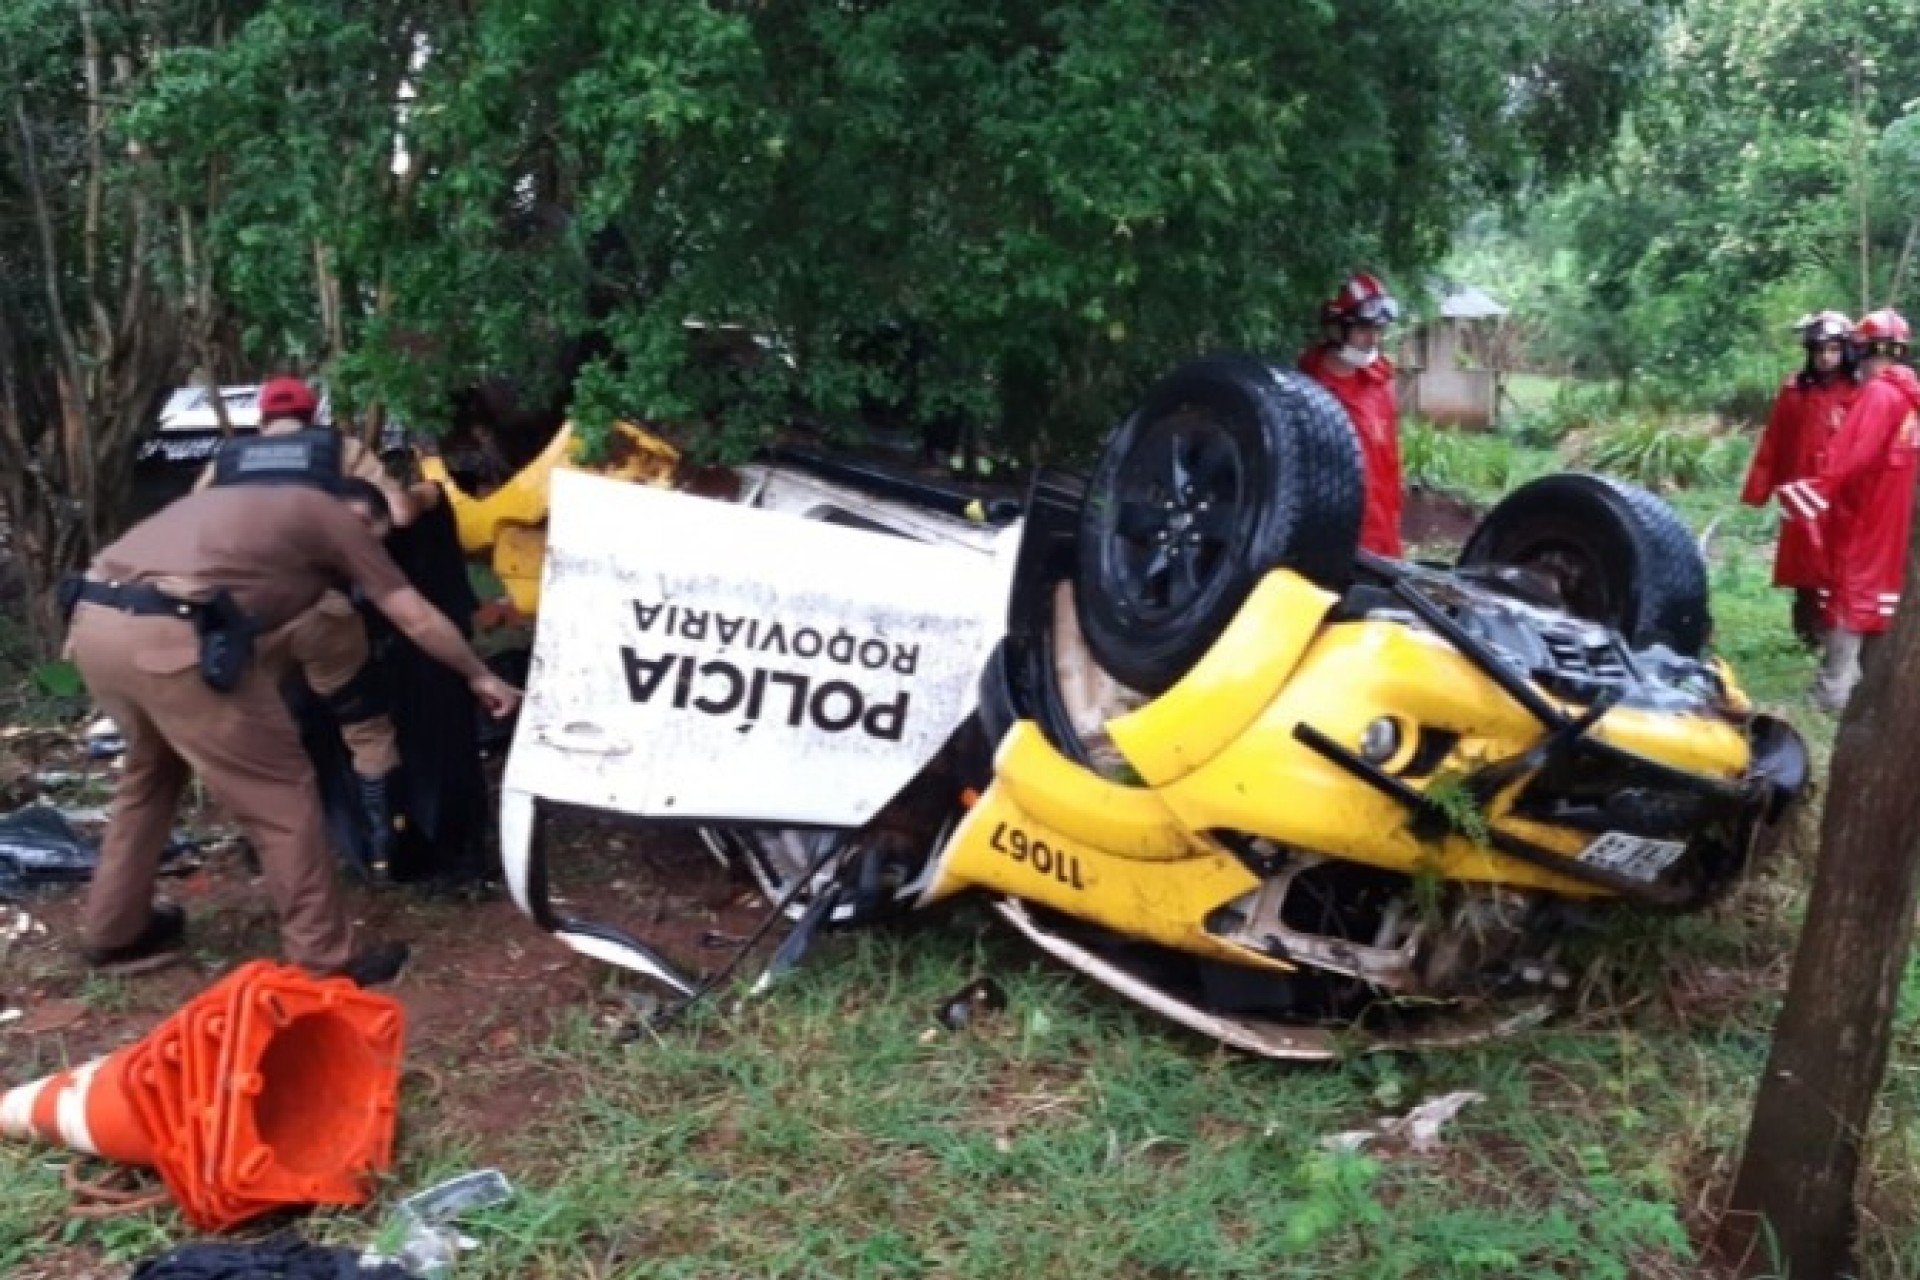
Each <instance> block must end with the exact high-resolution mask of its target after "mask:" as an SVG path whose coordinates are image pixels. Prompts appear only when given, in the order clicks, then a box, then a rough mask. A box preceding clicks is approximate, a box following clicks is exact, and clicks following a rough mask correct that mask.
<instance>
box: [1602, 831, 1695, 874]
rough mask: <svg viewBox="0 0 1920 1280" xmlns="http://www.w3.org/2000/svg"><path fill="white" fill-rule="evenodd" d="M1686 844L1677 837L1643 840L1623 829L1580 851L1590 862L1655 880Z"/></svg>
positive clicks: (1610, 869)
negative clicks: (1674, 838) (1675, 838)
mask: <svg viewBox="0 0 1920 1280" xmlns="http://www.w3.org/2000/svg"><path fill="white" fill-rule="evenodd" d="M1686 851H1687V846H1686V845H1684V844H1682V843H1680V842H1679V841H1677V840H1643V839H1641V838H1640V837H1639V836H1630V835H1628V834H1626V833H1625V832H1623V831H1609V832H1607V833H1606V834H1605V835H1603V836H1601V837H1600V838H1599V839H1598V840H1595V841H1594V842H1593V843H1592V844H1590V845H1588V846H1587V847H1586V848H1584V849H1582V850H1581V851H1580V861H1582V862H1584V863H1586V864H1587V865H1588V866H1593V867H1600V868H1602V869H1604V870H1607V871H1612V872H1616V873H1618V874H1620V875H1623V876H1630V877H1632V878H1633V879H1635V880H1646V881H1652V880H1656V879H1658V878H1659V876H1660V873H1661V872H1662V871H1665V870H1666V869H1667V868H1668V867H1670V866H1672V865H1673V864H1674V863H1675V862H1678V861H1679V860H1680V855H1681V854H1683V853H1685V852H1686Z"/></svg>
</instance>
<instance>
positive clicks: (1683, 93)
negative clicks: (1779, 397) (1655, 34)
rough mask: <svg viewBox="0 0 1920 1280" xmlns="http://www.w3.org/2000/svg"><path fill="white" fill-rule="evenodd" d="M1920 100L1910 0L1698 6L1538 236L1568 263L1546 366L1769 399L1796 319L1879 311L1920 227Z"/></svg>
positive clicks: (1673, 32)
mask: <svg viewBox="0 0 1920 1280" xmlns="http://www.w3.org/2000/svg"><path fill="white" fill-rule="evenodd" d="M1917 98H1920V10H1916V9H1915V8H1914V7H1913V6H1911V5H1897V4H1890V3H1884V2H1883V0H1836V2H1835V3H1832V4H1827V5H1818V6H1810V5H1805V4H1799V3H1791V2H1789V0H1690V2H1689V3H1687V4H1686V5H1685V6H1684V7H1683V8H1682V10H1681V11H1680V12H1679V13H1678V14H1677V15H1676V16H1675V18H1674V19H1673V21H1672V22H1671V23H1670V24H1669V26H1668V27H1667V29H1666V30H1665V32H1664V34H1663V36H1662V39H1661V42H1660V46H1659V55H1658V62H1657V69H1656V71H1655V72H1654V79H1653V83H1652V85H1651V87H1650V89H1649V91H1648V92H1647V93H1646V95H1645V96H1644V97H1643V98H1642V100H1641V101H1640V102H1639V103H1638V104H1637V105H1636V106H1635V107H1634V108H1633V110H1632V111H1631V112H1630V114H1629V118H1628V120H1627V122H1626V124H1625V126H1624V127H1623V128H1622V129H1621V130H1620V133H1619V135H1618V137H1617V138H1616V140H1615V142H1614V145H1613V148H1612V152H1611V155H1610V156H1609V158H1608V160H1607V163H1606V164H1605V165H1604V166H1603V167H1602V169H1601V170H1600V172H1598V173H1597V174H1594V175H1592V176H1590V177H1587V178H1584V179H1582V180H1580V181H1578V182H1576V183H1574V184H1571V185H1570V186H1568V187H1567V188H1565V189H1563V190H1562V191H1561V192H1559V193H1557V194H1556V196H1555V197H1554V198H1553V199H1551V200H1549V201H1547V202H1545V203H1544V204H1543V206H1542V208H1541V210H1540V211H1539V214H1538V215H1537V217H1536V218H1535V219H1534V220H1533V222H1532V224H1531V226H1530V228H1529V231H1528V238H1529V240H1530V241H1532V242H1533V243H1536V244H1540V245H1544V246H1548V247H1550V248H1551V249H1553V250H1554V251H1557V252H1562V253H1565V254H1566V255H1567V257H1568V264H1569V267H1570V269H1568V270H1566V271H1564V272H1561V273H1558V274H1557V275H1556V278H1555V283H1556V285H1557V286H1558V287H1557V289H1556V291H1555V292H1554V294H1553V295H1552V302H1553V305H1554V308H1555V315H1556V317H1557V319H1558V322H1559V327H1558V334H1557V337H1558V347H1557V349H1556V350H1555V351H1554V352H1553V354H1555V355H1559V356H1562V357H1567V358H1571V359H1575V360H1578V361H1580V362H1581V363H1583V364H1584V365H1585V366H1586V367H1587V368H1588V369H1590V370H1593V371H1595V372H1600V373H1604V374H1606V375H1608V376H1613V377H1619V378H1621V379H1622V380H1623V381H1625V380H1626V379H1627V378H1629V377H1639V378H1642V379H1645V380H1647V381H1649V382H1651V383H1652V384H1654V386H1655V387H1656V389H1662V390H1671V391H1676V392H1678V393H1680V394H1682V395H1690V396H1692V397H1694V398H1696V399H1698V398H1702V397H1710V396H1712V395H1713V394H1715V393H1717V392H1719V391H1721V390H1722V389H1724V388H1725V387H1727V386H1728V385H1730V384H1732V383H1736V382H1739V381H1741V380H1752V379H1754V378H1759V379H1761V381H1762V382H1763V383H1764V384H1765V385H1766V386H1767V387H1768V388H1769V389H1770V387H1771V384H1772V382H1773V381H1774V380H1775V379H1776V378H1777V376H1778V373H1779V364H1780V362H1781V361H1783V360H1790V359H1791V358H1792V348H1791V338H1790V336H1789V334H1788V330H1787V326H1788V325H1789V324H1790V323H1791V321H1792V320H1793V319H1794V318H1796V317H1797V316H1798V315H1800V314H1802V313H1803V312H1805V311H1807V310H1811V309H1817V308H1823V307H1837V308H1840V309H1843V310H1847V311H1849V312H1855V311H1858V310H1859V309H1860V302H1861V298H1862V292H1863V287H1864V291H1865V293H1866V295H1867V297H1868V298H1869V300H1870V301H1871V304H1872V305H1874V306H1880V305H1884V304H1885V302H1886V300H1887V298H1888V296H1889V290H1890V289H1892V288H1893V286H1894V284H1895V276H1896V274H1897V273H1898V271H1899V263H1900V262H1901V260H1902V257H1903V254H1902V249H1903V246H1904V245H1905V244H1906V242H1907V240H1908V231H1909V229H1910V228H1911V226H1912V207H1913V206H1912V182H1913V179H1912V177H1911V174H1912V172H1913V169H1912V161H1911V154H1910V150H1909V149H1907V148H1904V147H1903V145H1902V141H1903V139H1905V138H1907V137H1909V135H1908V134H1907V133H1906V132H1904V131H1905V130H1907V129H1910V128H1911V126H1910V125H1905V124H1902V123H1901V122H1902V120H1903V118H1904V117H1905V116H1906V114H1907V113H1908V112H1910V111H1911V109H1912V104H1913V103H1914V101H1915V100H1916V99H1917ZM1863 194H1864V196H1865V197H1866V212H1867V218H1866V227H1865V234H1866V240H1867V251H1868V258H1869V262H1870V271H1869V274H1868V279H1867V280H1866V281H1865V283H1864V286H1863V282H1862V279H1861V265H1860V264H1861V247H1860V246H1861V239H1862V227H1861V197H1862V195H1863ZM1906 256H1907V257H1908V258H1910V257H1911V255H1910V254H1909V255H1906ZM1909 270H1911V269H1909ZM1755 353H1758V365H1759V368H1758V369H1757V370H1756V369H1755V368H1754V364H1755Z"/></svg>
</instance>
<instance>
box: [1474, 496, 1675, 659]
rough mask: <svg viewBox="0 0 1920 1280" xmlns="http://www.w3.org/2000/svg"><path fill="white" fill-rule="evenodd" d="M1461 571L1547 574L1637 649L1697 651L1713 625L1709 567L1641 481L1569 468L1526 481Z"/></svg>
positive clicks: (1584, 611) (1566, 603) (1499, 508)
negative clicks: (1508, 570)
mask: <svg viewBox="0 0 1920 1280" xmlns="http://www.w3.org/2000/svg"><path fill="white" fill-rule="evenodd" d="M1460 567H1461V568H1515V569H1523V570H1528V571H1531V572H1533V573H1535V574H1538V575H1540V576H1542V577H1544V578H1546V579H1547V580H1549V581H1550V582H1551V583H1552V584H1553V586H1554V589H1555V590H1556V592H1557V593H1558V595H1559V597H1560V599H1561V601H1562V603H1563V607H1565V608H1566V610H1567V612H1569V613H1572V614H1574V615H1575V616H1577V617H1581V618H1586V619H1588V620H1590V621H1593V622H1600V623H1604V624H1606V625H1607V626H1609V627H1612V628H1613V629H1614V630H1615V631H1618V632H1619V633H1620V634H1621V635H1622V636H1623V637H1625V638H1626V641H1627V643H1628V644H1630V645H1632V646H1633V647H1635V648H1637V649H1639V648H1647V647H1649V646H1652V645H1656V644H1661V645H1665V646H1667V647H1668V648H1670V649H1672V650H1674V651H1675V652H1676V653H1681V654H1684V655H1686V656H1688V657H1697V656H1698V655H1699V653H1700V651H1701V650H1702V649H1703V648H1704V647H1705V646H1706V643H1707V637H1708V635H1709V634H1710V632H1711V631H1712V616H1711V614H1710V613H1709V611H1708V606H1707V565H1706V560H1705V559H1704V558H1703V557H1702V556H1701V554H1700V548H1699V545H1698V544H1697V543H1696V542H1695V541H1694V537H1693V534H1692V532H1691V531H1689V530H1688V528H1687V526H1686V525H1685V524H1683V523H1682V522H1681V520H1680V517H1679V516H1677V515H1675V514H1674V511H1673V508H1671V507H1669V506H1668V505H1667V504H1666V503H1665V502H1663V501H1661V500H1660V499H1659V498H1657V497H1655V496H1654V495H1653V494H1651V493H1649V492H1647V491H1646V490H1645V489H1642V488H1640V487H1639V486H1637V485H1632V484H1628V483H1626V482H1625V481H1621V480H1615V479H1612V478H1610V477H1607V476H1599V475H1592V474H1588V473H1585V472H1570V473H1566V474H1560V475H1550V476H1542V477H1541V478H1540V479H1538V480H1533V481H1530V482H1529V483H1527V484H1524V485H1522V486H1520V488H1518V489H1516V490H1514V491H1513V492H1512V493H1510V494H1508V495H1507V496H1506V497H1505V498H1503V499H1501V500H1500V501H1499V502H1498V503H1497V504H1495V506H1494V508H1493V509H1492V510H1491V511H1489V512H1488V513H1487V514H1486V517H1485V518H1484V519H1483V520H1481V521H1480V523H1479V525H1478V526H1477V527H1476V528H1475V529H1474V531H1473V534H1472V536H1470V537H1469V538H1468V539H1467V544H1466V546H1465V547H1464V548H1463V549H1462V550H1461V553H1460Z"/></svg>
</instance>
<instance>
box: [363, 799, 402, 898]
mask: <svg viewBox="0 0 1920 1280" xmlns="http://www.w3.org/2000/svg"><path fill="white" fill-rule="evenodd" d="M393 777H394V775H393V774H388V775H387V776H385V777H383V778H361V779H360V810H361V813H362V815H363V816H364V817H365V819H366V824H367V826H366V831H367V874H368V875H370V876H371V877H372V878H373V882H374V883H375V884H387V883H390V882H391V881H392V879H393V843H394V839H393V837H394V831H395V829H396V821H395V817H394V812H393V786H392V783H393Z"/></svg>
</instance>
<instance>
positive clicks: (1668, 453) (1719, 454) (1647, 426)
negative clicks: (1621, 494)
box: [1577, 417, 1735, 489]
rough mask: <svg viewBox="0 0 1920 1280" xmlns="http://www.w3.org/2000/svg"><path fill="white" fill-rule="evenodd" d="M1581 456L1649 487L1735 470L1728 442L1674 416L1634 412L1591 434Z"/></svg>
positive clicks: (1690, 484) (1685, 484)
mask: <svg viewBox="0 0 1920 1280" xmlns="http://www.w3.org/2000/svg"><path fill="white" fill-rule="evenodd" d="M1577 452H1578V457H1577V460H1578V461H1579V462H1580V463H1581V464H1582V465H1583V466H1587V467H1591V468H1593V469H1594V470H1596V471H1604V472H1606V473H1607V474H1609V475H1614V476H1619V477H1620V478H1621V479H1624V480H1631V481H1633V482H1634V483H1636V484H1640V485H1644V486H1646V487H1647V488H1649V489H1690V488H1696V487H1698V486H1701V485H1707V484H1713V483H1715V482H1717V481H1720V480H1723V479H1725V478H1726V477H1727V476H1728V475H1730V474H1731V472H1732V468H1733V464H1734V461H1735V459H1734V457H1733V451H1732V450H1730V449H1729V448H1728V447H1727V442H1726V441H1724V440H1722V439H1720V438H1718V437H1716V436H1713V435H1711V434H1709V433H1708V432H1706V431H1703V430H1699V429H1694V428H1688V427H1685V426H1682V425H1679V424H1677V423H1675V422H1674V421H1672V420H1671V419H1664V418H1651V417H1642V418H1633V419H1629V420H1628V421H1626V422H1623V423H1620V424H1619V425H1617V426H1613V427H1608V428H1605V429H1604V430H1602V431H1599V432H1596V433H1595V434H1594V435H1592V436H1591V437H1589V438H1588V439H1587V440H1586V441H1585V442H1584V443H1583V444H1582V446H1581V447H1580V449H1579V450H1578V451H1577Z"/></svg>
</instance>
